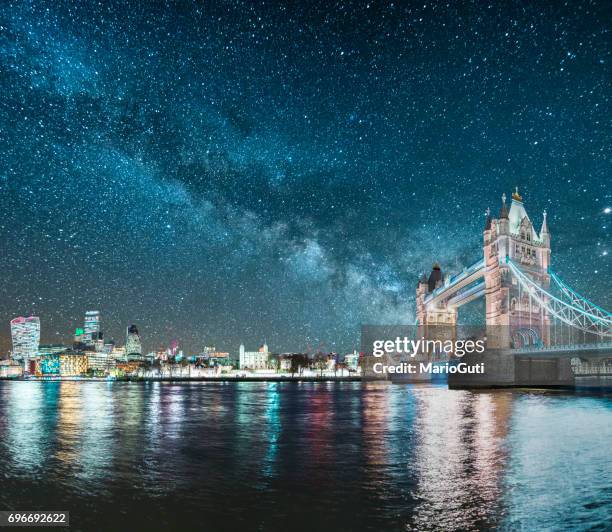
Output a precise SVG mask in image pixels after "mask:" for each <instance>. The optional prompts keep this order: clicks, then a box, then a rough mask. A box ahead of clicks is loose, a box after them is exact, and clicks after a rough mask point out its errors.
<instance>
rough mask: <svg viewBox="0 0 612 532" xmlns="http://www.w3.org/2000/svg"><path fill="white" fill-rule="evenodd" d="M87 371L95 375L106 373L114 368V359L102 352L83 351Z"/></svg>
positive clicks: (109, 354)
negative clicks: (95, 373)
mask: <svg viewBox="0 0 612 532" xmlns="http://www.w3.org/2000/svg"><path fill="white" fill-rule="evenodd" d="M85 356H86V357H87V369H88V370H92V371H94V372H97V373H108V372H110V370H111V369H113V368H114V367H115V366H116V359H115V357H114V356H112V355H111V353H107V352H104V351H85Z"/></svg>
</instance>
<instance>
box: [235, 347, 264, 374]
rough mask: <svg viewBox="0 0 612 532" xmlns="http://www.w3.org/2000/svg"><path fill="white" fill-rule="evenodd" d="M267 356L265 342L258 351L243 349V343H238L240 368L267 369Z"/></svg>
mask: <svg viewBox="0 0 612 532" xmlns="http://www.w3.org/2000/svg"><path fill="white" fill-rule="evenodd" d="M269 358H270V353H269V351H268V345H267V344H265V343H264V344H263V345H262V346H261V347H260V348H259V350H258V351H245V349H244V344H240V353H239V359H240V360H239V361H240V369H268V363H269Z"/></svg>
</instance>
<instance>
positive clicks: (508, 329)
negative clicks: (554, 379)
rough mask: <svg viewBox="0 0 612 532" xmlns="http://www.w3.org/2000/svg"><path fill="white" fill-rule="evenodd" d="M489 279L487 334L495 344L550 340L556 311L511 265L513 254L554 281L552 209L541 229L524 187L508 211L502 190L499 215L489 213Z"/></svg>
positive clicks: (541, 281)
mask: <svg viewBox="0 0 612 532" xmlns="http://www.w3.org/2000/svg"><path fill="white" fill-rule="evenodd" d="M483 237H484V246H483V251H484V281H485V300H486V323H487V338H488V342H487V343H488V345H489V346H490V347H498V348H508V347H511V346H514V347H521V346H525V345H535V344H540V343H543V344H544V345H549V344H550V316H549V314H548V312H547V311H546V309H545V308H543V307H541V306H539V305H538V304H537V303H536V302H535V301H534V300H533V298H531V297H529V293H527V291H526V290H524V289H521V286H520V284H519V283H518V281H517V279H516V277H515V276H513V275H511V273H510V272H509V268H508V263H507V261H508V259H510V260H512V261H513V262H514V263H516V264H519V265H520V266H521V269H522V271H523V272H525V274H526V275H528V276H529V277H530V278H531V279H532V280H533V281H534V282H535V283H537V284H538V285H539V286H541V287H542V288H544V289H545V290H547V289H548V287H549V286H550V275H549V273H548V268H549V265H550V233H549V231H548V225H547V222H546V211H544V218H543V221H542V227H541V229H540V233H539V234H538V233H537V231H536V230H535V229H534V227H533V224H532V222H531V220H530V219H529V216H528V215H527V211H526V210H525V206H524V205H523V198H522V197H521V196H520V194H519V193H518V189H517V190H516V191H515V192H514V194H512V203H511V204H510V209H509V210H508V208H507V206H506V195H505V194H503V195H502V206H501V211H500V214H499V218H491V216H490V213H489V212H487V220H486V224H485V230H484V235H483Z"/></svg>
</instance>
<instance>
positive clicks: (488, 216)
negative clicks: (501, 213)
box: [485, 207, 491, 231]
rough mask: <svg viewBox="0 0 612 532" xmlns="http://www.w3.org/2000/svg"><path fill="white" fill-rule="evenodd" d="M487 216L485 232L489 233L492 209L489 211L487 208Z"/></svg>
mask: <svg viewBox="0 0 612 532" xmlns="http://www.w3.org/2000/svg"><path fill="white" fill-rule="evenodd" d="M485 214H486V216H487V217H486V219H485V231H488V230H489V229H491V209H489V207H487V210H486V211H485Z"/></svg>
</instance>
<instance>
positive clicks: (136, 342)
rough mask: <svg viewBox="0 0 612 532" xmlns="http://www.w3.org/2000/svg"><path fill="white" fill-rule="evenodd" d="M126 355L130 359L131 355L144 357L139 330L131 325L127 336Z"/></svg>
mask: <svg viewBox="0 0 612 532" xmlns="http://www.w3.org/2000/svg"><path fill="white" fill-rule="evenodd" d="M125 354H126V355H127V356H128V357H129V356H130V355H137V356H141V355H142V345H141V343H140V334H138V328H137V327H136V325H130V326H129V327H128V328H127V334H126V339H125Z"/></svg>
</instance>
